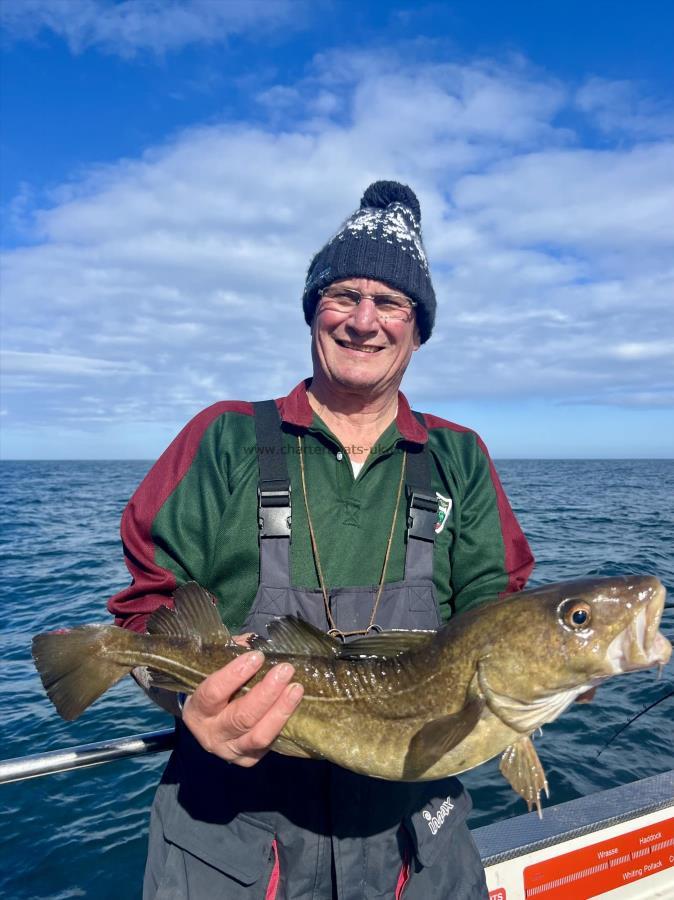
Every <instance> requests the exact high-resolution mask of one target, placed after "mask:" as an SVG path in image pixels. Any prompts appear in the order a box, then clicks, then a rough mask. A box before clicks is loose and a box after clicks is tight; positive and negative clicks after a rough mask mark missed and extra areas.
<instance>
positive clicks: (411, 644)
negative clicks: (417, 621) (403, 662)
mask: <svg viewBox="0 0 674 900" xmlns="http://www.w3.org/2000/svg"><path fill="white" fill-rule="evenodd" d="M436 634H437V632H436V631H381V632H379V634H374V635H367V636H366V637H362V638H357V639H356V640H355V641H349V643H348V644H344V645H343V646H342V647H340V650H339V658H340V659H368V658H376V659H385V658H387V657H392V656H400V654H401V653H407V651H408V650H416V649H417V648H418V647H423V646H424V644H427V643H428V641H430V640H431V638H433V637H434V636H435V635H436Z"/></svg>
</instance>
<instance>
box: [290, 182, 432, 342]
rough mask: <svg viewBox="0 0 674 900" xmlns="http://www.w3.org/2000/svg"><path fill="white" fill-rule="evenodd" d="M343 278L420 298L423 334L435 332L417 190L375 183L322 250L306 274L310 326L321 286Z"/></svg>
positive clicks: (306, 310) (419, 319) (419, 318)
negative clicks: (366, 281)
mask: <svg viewBox="0 0 674 900" xmlns="http://www.w3.org/2000/svg"><path fill="white" fill-rule="evenodd" d="M340 278H372V279H374V280H376V281H383V282H385V283H386V284H388V285H390V287H392V288H394V289H395V290H397V291H401V292H402V293H403V294H406V295H407V296H408V297H410V298H411V299H412V300H414V301H416V303H417V307H416V318H417V326H418V328H419V337H420V340H421V343H422V344H423V343H424V342H425V341H427V340H428V338H429V337H430V336H431V332H432V330H433V323H434V321H435V307H436V301H435V292H434V290H433V284H432V282H431V275H430V271H429V268H428V260H427V259H426V252H425V250H424V246H423V243H422V240H421V208H420V206H419V201H418V200H417V197H416V194H415V193H414V191H413V190H412V189H411V188H409V187H407V185H405V184H400V183H399V182H397V181H375V182H374V183H373V184H371V185H370V186H369V187H368V188H367V190H366V191H365V193H364V194H363V198H362V200H361V201H360V208H359V209H357V210H356V212H355V213H354V214H353V215H352V216H350V217H349V218H348V219H347V220H346V221H345V222H344V224H343V225H342V226H341V227H340V229H339V231H338V232H337V234H335V235H334V237H332V238H331V239H330V240H329V241H328V243H327V244H326V245H325V246H324V247H323V248H322V249H321V250H319V251H318V253H317V254H316V255H315V256H314V258H313V259H312V261H311V265H310V266H309V271H308V273H307V280H306V285H305V287H304V296H303V298H302V306H303V308H304V318H305V320H306V322H307V324H308V325H311V322H312V320H313V317H314V313H315V311H316V306H317V304H318V300H319V295H318V292H319V290H320V289H321V288H324V287H327V285H329V284H331V283H332V282H333V281H337V280H338V279H340Z"/></svg>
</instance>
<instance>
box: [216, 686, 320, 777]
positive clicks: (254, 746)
mask: <svg viewBox="0 0 674 900" xmlns="http://www.w3.org/2000/svg"><path fill="white" fill-rule="evenodd" d="M303 696H304V688H303V687H302V685H301V684H290V685H288V686H287V687H286V688H285V689H284V691H283V693H282V694H281V696H280V697H279V698H278V700H277V701H276V702H275V703H274V704H273V705H272V706H271V707H270V709H269V710H268V712H267V713H266V714H265V715H264V716H263V717H262V718H261V719H260V720H259V722H257V724H256V725H255V726H254V727H253V728H251V729H250V730H249V731H247V732H246V733H245V734H243V735H242V736H241V737H239V738H237V739H236V740H233V741H231V742H230V747H231V748H232V750H233V751H234V752H235V753H236V754H237V756H238V757H239V760H238V761H239V762H240V763H242V764H244V765H245V764H246V762H245V760H246V759H250V763H249V764H251V765H252V763H253V762H257V760H258V759H259V758H260V757H261V756H264V754H265V753H266V752H267V750H268V749H269V746H270V744H272V743H273V742H274V741H275V740H276V738H277V737H278V736H279V734H280V733H281V731H282V730H283V728H284V726H285V724H286V722H287V721H288V719H289V718H290V717H291V716H292V714H293V713H294V712H295V710H296V709H297V707H298V706H299V703H300V700H301V699H302V697H303Z"/></svg>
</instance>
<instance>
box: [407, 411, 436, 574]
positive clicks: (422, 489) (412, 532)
mask: <svg viewBox="0 0 674 900" xmlns="http://www.w3.org/2000/svg"><path fill="white" fill-rule="evenodd" d="M414 416H415V418H416V419H417V420H418V422H419V423H420V424H421V425H423V426H424V427H425V423H424V420H423V416H422V415H421V413H419V412H414ZM405 488H406V491H407V535H406V540H407V550H406V553H405V578H406V579H408V578H432V577H433V546H434V544H435V525H436V523H437V521H438V498H437V497H436V496H435V492H434V491H433V488H432V482H431V460H430V453H429V451H428V445H427V444H424V445H423V446H422V447H420V448H419V449H415V450H408V451H407V473H406V483H405Z"/></svg>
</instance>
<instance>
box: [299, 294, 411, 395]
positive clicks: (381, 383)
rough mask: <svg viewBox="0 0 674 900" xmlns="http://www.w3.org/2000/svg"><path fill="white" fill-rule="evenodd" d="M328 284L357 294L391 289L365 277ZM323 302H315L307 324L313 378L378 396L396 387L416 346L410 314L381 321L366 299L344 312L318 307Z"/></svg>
mask: <svg viewBox="0 0 674 900" xmlns="http://www.w3.org/2000/svg"><path fill="white" fill-rule="evenodd" d="M334 283H335V284H340V285H342V286H343V287H349V288H354V289H355V290H357V291H360V292H361V294H383V293H391V292H393V291H394V289H393V288H391V287H390V286H389V285H387V284H385V283H384V282H382V281H374V280H372V279H370V278H343V279H340V280H339V281H336V282H334ZM395 293H399V292H397V291H396V292H395ZM323 302H324V301H319V303H318V306H317V308H316V315H315V316H314V321H313V325H312V357H313V362H314V377H315V378H318V379H320V381H321V382H322V383H323V384H325V386H327V387H330V386H331V387H333V388H336V389H341V390H347V391H348V392H350V393H360V394H362V395H363V396H367V395H368V394H379V393H381V392H382V391H385V390H386V389H387V388H394V389H396V390H397V388H398V385H399V384H400V381H401V380H402V377H403V373H404V372H405V369H406V368H407V365H408V363H409V361H410V358H411V356H412V354H413V353H414V351H415V350H418V349H419V345H420V342H419V332H418V329H417V326H416V322H415V316H414V313H413V312H412V314H411V315H410V318H409V321H400V320H394V319H389V320H388V321H381V320H380V318H379V317H378V315H377V310H376V307H375V304H374V302H373V301H372V299H370V298H369V297H368V298H363V299H362V300H361V302H360V303H359V304H358V306H356V307H355V308H354V309H353V310H352V311H351V312H350V313H346V314H345V313H343V312H336V311H334V310H331V309H324V308H323Z"/></svg>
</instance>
